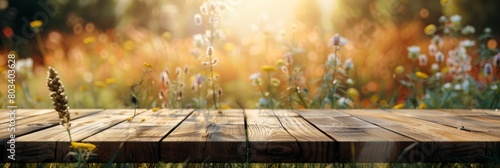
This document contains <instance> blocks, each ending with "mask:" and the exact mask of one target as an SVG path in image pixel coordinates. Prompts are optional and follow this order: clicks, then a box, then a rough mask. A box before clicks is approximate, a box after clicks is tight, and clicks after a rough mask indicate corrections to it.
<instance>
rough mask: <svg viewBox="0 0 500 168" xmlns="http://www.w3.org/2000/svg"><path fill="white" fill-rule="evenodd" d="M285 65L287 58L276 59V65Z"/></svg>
mask: <svg viewBox="0 0 500 168" xmlns="http://www.w3.org/2000/svg"><path fill="white" fill-rule="evenodd" d="M283 65H285V60H283V59H278V60H277V61H276V66H283Z"/></svg>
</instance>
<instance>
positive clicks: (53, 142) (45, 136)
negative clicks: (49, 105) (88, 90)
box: [16, 109, 144, 162]
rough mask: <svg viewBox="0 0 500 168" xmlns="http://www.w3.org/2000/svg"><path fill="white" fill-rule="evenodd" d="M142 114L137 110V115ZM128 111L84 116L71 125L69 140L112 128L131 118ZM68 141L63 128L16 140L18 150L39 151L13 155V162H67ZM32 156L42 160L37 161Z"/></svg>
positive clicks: (51, 129) (104, 112) (36, 133)
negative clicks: (49, 152) (14, 159)
mask: <svg viewBox="0 0 500 168" xmlns="http://www.w3.org/2000/svg"><path fill="white" fill-rule="evenodd" d="M143 111H144V110H138V112H139V113H141V112H143ZM132 115H133V111H131V110H127V109H125V110H104V111H100V112H98V113H95V114H92V115H88V116H87V117H83V118H79V119H76V120H72V121H71V125H72V126H71V136H72V138H73V141H81V140H83V139H84V138H87V137H89V136H91V135H93V134H96V133H98V132H100V131H102V130H105V129H107V128H109V127H111V126H114V125H116V124H118V123H120V122H123V121H125V119H126V118H128V117H131V116H132ZM69 142H70V140H69V137H68V133H67V132H66V129H65V128H64V127H63V126H57V127H50V128H47V129H43V130H39V131H36V132H33V133H30V134H27V135H23V136H20V137H19V138H17V140H16V145H19V148H16V150H17V149H20V150H31V149H30V148H35V149H40V150H37V151H38V152H30V153H19V154H16V157H17V159H16V162H45V161H57V162H66V161H69V159H70V158H69V157H67V154H68V152H69V151H70V149H69ZM47 151H54V152H53V154H46V152H47ZM35 156H45V157H43V158H37V157H35Z"/></svg>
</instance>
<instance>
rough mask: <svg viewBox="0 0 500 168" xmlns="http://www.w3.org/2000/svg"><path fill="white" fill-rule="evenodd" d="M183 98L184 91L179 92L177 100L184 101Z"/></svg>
mask: <svg viewBox="0 0 500 168" xmlns="http://www.w3.org/2000/svg"><path fill="white" fill-rule="evenodd" d="M182 96H183V92H182V90H179V92H177V100H178V101H180V100H182Z"/></svg>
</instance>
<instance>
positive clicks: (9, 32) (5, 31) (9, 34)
mask: <svg viewBox="0 0 500 168" xmlns="http://www.w3.org/2000/svg"><path fill="white" fill-rule="evenodd" d="M2 32H3V35H4V36H5V37H7V38H11V37H12V36H14V30H12V28H10V27H8V26H7V27H4V28H3V30H2Z"/></svg>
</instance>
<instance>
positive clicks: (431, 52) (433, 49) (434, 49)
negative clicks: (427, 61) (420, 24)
mask: <svg viewBox="0 0 500 168" xmlns="http://www.w3.org/2000/svg"><path fill="white" fill-rule="evenodd" d="M437 52H438V49H437V46H436V44H430V45H429V55H432V56H434V55H436V53H437Z"/></svg>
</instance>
